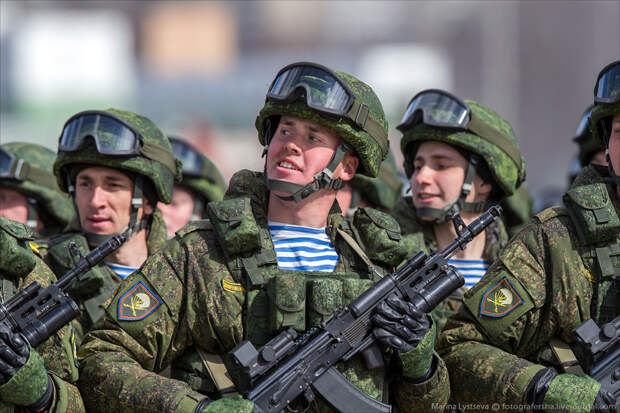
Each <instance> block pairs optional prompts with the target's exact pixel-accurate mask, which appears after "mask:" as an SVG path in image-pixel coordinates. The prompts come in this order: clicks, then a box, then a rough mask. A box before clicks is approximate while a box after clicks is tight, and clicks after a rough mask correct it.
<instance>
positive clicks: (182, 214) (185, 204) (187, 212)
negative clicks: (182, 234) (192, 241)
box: [157, 185, 194, 237]
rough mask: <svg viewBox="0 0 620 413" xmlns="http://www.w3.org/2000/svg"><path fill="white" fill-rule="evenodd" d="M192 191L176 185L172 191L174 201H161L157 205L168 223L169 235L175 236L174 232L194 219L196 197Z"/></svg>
mask: <svg viewBox="0 0 620 413" xmlns="http://www.w3.org/2000/svg"><path fill="white" fill-rule="evenodd" d="M193 196H194V195H193V194H192V192H191V191H189V190H187V189H185V188H183V187H182V186H179V185H175V186H174V191H173V192H172V202H170V204H164V203H163V202H159V203H158V204H157V207H158V208H159V209H160V210H161V213H162V215H163V218H164V222H165V223H166V229H167V230H168V237H172V236H174V233H175V232H177V231H178V230H180V229H181V228H183V227H184V226H185V225H187V223H188V222H189V221H190V220H191V219H192V214H193V213H194V198H193Z"/></svg>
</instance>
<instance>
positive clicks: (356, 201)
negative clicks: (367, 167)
mask: <svg viewBox="0 0 620 413" xmlns="http://www.w3.org/2000/svg"><path fill="white" fill-rule="evenodd" d="M402 190H403V182H402V181H401V179H400V176H399V174H398V167H397V166H396V160H395V159H394V155H393V154H392V151H391V150H390V151H389V152H388V156H387V158H385V161H383V163H382V164H381V167H380V168H379V176H377V177H376V178H369V177H367V176H365V175H362V174H357V175H356V176H354V177H353V179H352V180H351V181H350V182H347V183H346V185H345V186H344V188H342V189H341V190H340V191H338V193H337V194H336V199H337V200H338V205H340V209H342V211H343V213H344V214H346V215H347V216H348V217H350V218H353V214H354V213H355V211H356V210H357V208H361V207H371V208H375V209H379V210H381V211H383V212H386V213H388V214H389V213H390V212H391V211H392V209H394V206H395V205H396V202H398V200H399V199H400V197H401V195H402Z"/></svg>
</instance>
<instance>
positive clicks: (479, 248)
mask: <svg viewBox="0 0 620 413" xmlns="http://www.w3.org/2000/svg"><path fill="white" fill-rule="evenodd" d="M479 216H480V214H478V213H471V212H463V213H461V218H463V222H465V224H466V225H469V224H471V223H472V221H473V220H475V219H476V218H478V217H479ZM433 232H434V234H435V240H436V241H437V249H438V250H442V249H444V248H446V247H447V246H448V245H450V243H452V241H454V239H455V238H456V230H455V229H454V225H453V224H452V221H450V222H446V223H445V224H441V225H433ZM485 246H486V233H485V231H482V232H481V233H480V234H478V235H477V236H476V237H475V238H474V239H473V241H472V242H470V243H469V244H467V248H466V249H465V250H460V251H458V252H457V253H456V254H454V255H453V256H452V258H458V259H462V260H479V259H482V258H483V257H484V249H485Z"/></svg>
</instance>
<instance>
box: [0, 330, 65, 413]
mask: <svg viewBox="0 0 620 413" xmlns="http://www.w3.org/2000/svg"><path fill="white" fill-rule="evenodd" d="M53 394H54V386H53V384H52V381H51V379H50V378H49V376H48V375H47V371H46V369H45V366H44V364H43V359H42V358H41V356H40V355H39V353H37V351H36V350H34V349H32V348H30V346H29V345H28V343H27V342H26V340H24V339H23V338H22V337H21V336H20V335H19V334H15V333H14V332H13V331H12V330H11V329H9V328H7V326H6V325H2V324H0V399H2V400H3V401H5V402H8V403H12V404H15V405H19V406H27V407H29V408H30V409H32V410H34V411H39V409H43V408H46V407H48V406H49V404H50V403H51V401H52V398H53Z"/></svg>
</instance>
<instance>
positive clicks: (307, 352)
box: [224, 206, 501, 413]
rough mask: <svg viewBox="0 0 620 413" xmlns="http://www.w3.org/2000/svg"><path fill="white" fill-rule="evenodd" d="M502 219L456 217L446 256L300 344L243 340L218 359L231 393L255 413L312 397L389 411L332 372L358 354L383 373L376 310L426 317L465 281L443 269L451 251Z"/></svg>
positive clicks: (414, 265)
mask: <svg viewBox="0 0 620 413" xmlns="http://www.w3.org/2000/svg"><path fill="white" fill-rule="evenodd" d="M500 214H501V208H500V207H498V206H493V207H491V208H489V209H488V210H487V211H486V212H485V213H483V214H482V215H481V216H480V217H479V218H478V219H476V220H475V221H473V222H472V223H471V224H470V225H468V226H467V225H465V224H464V222H463V220H462V219H461V217H460V216H459V215H456V216H454V217H453V218H452V221H453V223H454V227H455V229H456V232H457V234H458V236H457V237H456V239H455V240H454V241H453V242H452V243H451V244H450V245H448V247H446V249H444V250H443V251H440V252H438V253H435V254H433V255H431V256H428V255H426V254H425V253H424V252H419V253H418V254H417V255H416V256H414V257H413V258H412V259H410V260H409V261H407V262H406V263H405V264H403V265H402V266H401V267H400V268H399V269H398V270H397V271H396V272H394V273H393V274H389V275H386V276H385V277H383V278H382V279H381V280H379V281H378V282H377V283H376V284H374V285H373V286H372V287H370V288H369V289H368V290H366V291H365V292H364V293H362V295H360V296H359V297H358V298H357V299H355V300H353V301H352V302H351V303H350V304H349V305H347V306H346V307H344V308H342V309H340V310H338V311H336V312H335V313H334V314H333V315H332V316H331V318H330V319H328V320H327V321H325V322H324V323H323V324H321V326H320V327H317V328H312V329H310V330H308V331H307V332H306V333H305V334H303V335H302V336H301V337H297V333H296V332H295V330H293V329H288V330H285V331H283V332H282V333H280V334H279V335H277V336H276V337H274V338H273V339H272V340H271V341H269V342H268V343H267V344H265V345H264V346H263V347H261V349H260V350H257V349H256V348H255V347H254V345H252V343H251V342H249V341H244V342H242V343H241V344H239V345H238V346H237V347H235V348H234V349H233V350H232V351H231V352H230V353H228V354H227V355H226V356H225V357H224V364H225V365H226V368H227V370H228V373H229V374H230V376H231V378H232V380H233V382H234V383H235V385H236V388H237V391H238V392H239V393H241V394H242V395H243V396H244V397H245V398H246V399H248V400H251V401H253V402H254V406H255V407H254V411H255V412H261V413H263V412H264V413H271V412H280V411H282V410H284V409H286V408H291V411H294V410H293V409H292V408H293V406H292V403H293V402H294V401H296V399H297V398H298V397H299V396H301V395H303V396H304V398H305V400H306V401H307V403H311V402H312V401H313V400H314V399H315V392H316V393H318V394H320V395H321V396H322V397H323V398H324V399H325V400H327V401H328V402H329V403H330V404H332V406H333V407H335V408H336V409H337V410H339V411H341V412H343V411H355V412H390V411H391V406H390V405H387V404H384V403H382V402H380V401H378V400H375V399H374V398H372V397H370V396H369V395H367V394H365V393H364V392H362V391H361V390H360V389H358V388H357V387H356V386H354V385H353V384H352V383H351V382H349V381H348V380H347V379H346V378H345V377H344V376H343V375H342V374H341V373H340V372H339V371H338V370H336V368H335V367H334V365H335V364H336V363H338V362H342V361H347V360H349V359H350V358H351V357H353V356H354V355H356V354H358V353H360V354H361V355H362V356H363V357H364V359H365V361H366V365H367V367H368V368H369V369H373V368H378V367H381V366H382V365H383V363H384V361H383V355H382V353H381V350H380V349H379V347H378V345H377V344H378V343H377V341H376V338H375V336H374V334H373V326H372V322H371V316H372V315H373V314H374V312H375V308H376V307H377V305H378V304H379V303H381V302H382V301H383V300H385V299H386V298H387V297H388V296H390V295H392V294H394V295H397V296H399V297H405V298H406V300H408V301H409V302H411V303H413V304H415V305H416V306H417V308H418V309H420V310H421V311H423V312H425V313H428V312H430V311H431V310H432V309H433V308H435V306H437V304H439V303H440V302H441V301H442V300H444V299H445V298H446V297H448V296H449V295H450V294H451V293H452V292H453V291H455V290H456V289H458V288H459V287H461V286H462V285H463V284H464V282H465V280H464V279H463V276H462V275H461V274H459V272H458V271H457V270H456V268H454V267H452V266H451V265H448V263H447V260H448V258H449V257H451V256H452V255H453V254H454V253H455V252H456V251H457V249H465V247H466V245H467V243H469V242H470V241H471V240H473V239H474V237H475V236H476V235H478V234H479V233H480V232H482V231H483V230H484V229H485V228H486V227H487V226H488V225H489V224H490V223H491V222H493V221H495V220H496V219H498V217H499V216H500ZM299 401H303V399H301V398H300V400H299Z"/></svg>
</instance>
